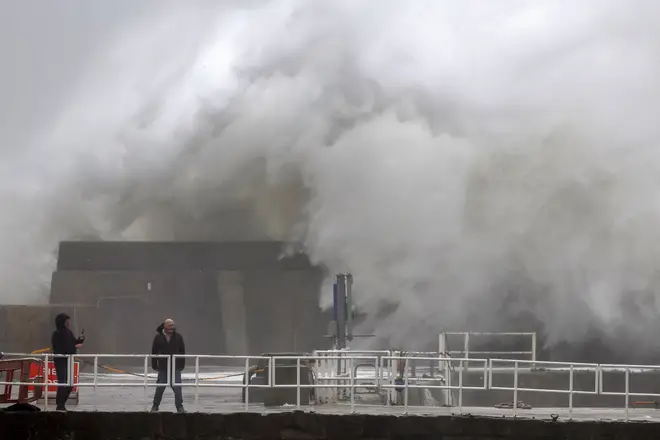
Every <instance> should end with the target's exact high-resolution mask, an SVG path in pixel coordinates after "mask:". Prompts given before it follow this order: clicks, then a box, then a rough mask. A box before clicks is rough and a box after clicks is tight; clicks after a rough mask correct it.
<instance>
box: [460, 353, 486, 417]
mask: <svg viewBox="0 0 660 440" xmlns="http://www.w3.org/2000/svg"><path fill="white" fill-rule="evenodd" d="M458 364H459V368H460V370H459V371H458V412H459V413H461V414H462V413H463V359H461V360H460V361H459V363H458ZM484 376H485V374H484Z"/></svg>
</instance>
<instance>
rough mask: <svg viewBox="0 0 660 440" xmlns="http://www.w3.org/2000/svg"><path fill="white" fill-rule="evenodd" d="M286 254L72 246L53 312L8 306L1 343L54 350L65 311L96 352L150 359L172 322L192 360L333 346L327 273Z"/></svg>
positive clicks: (60, 270) (59, 272) (275, 246)
mask: <svg viewBox="0 0 660 440" xmlns="http://www.w3.org/2000/svg"><path fill="white" fill-rule="evenodd" d="M282 250H283V243H280V242H214V243H208V242H63V243H61V244H60V247H59V253H58V260H57V269H56V271H55V272H54V273H53V276H52V283H51V297H50V302H51V304H50V306H47V307H27V306H13V307H7V306H5V307H3V308H2V310H0V323H2V322H4V323H6V325H3V327H4V328H5V331H4V334H2V332H0V344H2V345H3V346H4V350H5V351H25V350H33V349H38V348H43V347H47V346H48V345H49V342H50V341H49V340H48V339H49V336H50V332H51V331H52V327H53V319H54V316H55V315H56V314H57V313H59V312H62V311H64V312H67V313H69V315H71V317H72V318H73V319H72V321H73V327H74V332H78V331H80V330H81V329H83V328H84V329H85V335H86V336H87V338H88V342H87V345H86V348H85V351H86V352H100V353H144V352H148V351H149V350H150V349H151V341H152V339H153V336H154V334H155V328H156V326H157V325H158V323H160V322H162V320H163V319H164V318H166V317H172V318H174V319H175V320H176V322H177V325H178V328H179V330H180V331H181V333H182V334H183V335H184V336H185V338H186V345H187V351H188V352H190V353H202V354H206V353H213V354H259V353H261V352H265V351H306V350H312V349H314V348H319V347H323V346H326V345H328V343H329V341H327V340H326V339H324V338H323V335H324V333H325V332H326V330H327V322H326V321H327V318H325V316H324V315H323V314H322V313H321V310H320V308H319V306H318V296H319V292H320V286H321V282H322V279H323V276H324V274H323V271H322V270H321V269H320V268H317V267H313V266H312V265H311V264H310V262H309V260H308V258H307V257H306V256H304V255H302V254H297V255H294V256H283V255H282ZM14 321H15V322H14ZM32 333H34V335H32Z"/></svg>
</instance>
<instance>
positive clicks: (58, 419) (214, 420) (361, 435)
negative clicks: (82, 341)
mask: <svg viewBox="0 0 660 440" xmlns="http://www.w3.org/2000/svg"><path fill="white" fill-rule="evenodd" d="M658 432H660V424H657V423H631V422H629V423H623V422H561V421H558V422H550V421H540V420H523V419H518V420H515V419H504V418H483V417H469V416H466V417H446V416H445V417H427V416H394V415H363V414H356V415H331V414H316V413H304V412H287V413H272V414H258V413H235V414H201V413H189V414H174V413H157V414H151V413H144V412H139V413H138V412H134V413H118V412H69V413H67V414H64V413H56V412H34V413H28V412H26V413H18V412H14V413H10V412H0V438H2V439H11V440H20V439H30V440H65V439H66V440H70V439H75V440H129V439H130V440H133V439H140V440H147V439H154V440H155V439H159V440H161V439H162V440H165V439H168V440H178V439H181V440H184V439H185V440H211V439H214V440H224V439H227V440H228V439H232V440H237V439H241V440H269V439H286V440H316V439H319V440H321V439H322V440H358V439H359V440H363V439H364V440H366V439H369V440H375V439H416V440H426V439H429V440H431V439H442V440H495V439H498V440H504V439H511V440H514V439H515V440H518V439H521V440H522V439H525V440H528V439H529V440H541V439H543V440H559V439H561V440H605V439H607V440H633V439H649V440H650V439H654V438H658Z"/></svg>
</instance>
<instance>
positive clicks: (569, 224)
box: [0, 0, 660, 350]
mask: <svg viewBox="0 0 660 440" xmlns="http://www.w3.org/2000/svg"><path fill="white" fill-rule="evenodd" d="M84 3H85V4H79V5H77V6H76V8H75V9H73V8H72V9H71V11H75V13H74V12H72V13H69V14H61V15H55V16H53V15H51V16H50V17H51V19H50V20H49V19H47V18H46V16H44V14H45V13H44V12H43V11H41V12H35V11H37V10H36V9H34V8H32V9H31V8H28V7H25V8H22V9H21V8H20V7H15V8H14V9H10V11H9V15H8V16H9V17H10V18H9V19H10V20H11V21H12V22H22V23H26V27H27V26H29V27H27V29H28V30H29V31H25V28H22V31H21V32H22V33H21V32H19V27H18V26H14V28H13V30H12V29H8V28H6V27H3V29H5V30H4V31H3V32H4V33H5V34H7V35H5V36H4V38H3V39H2V40H3V41H5V42H6V41H17V42H18V43H15V44H14V43H11V44H10V43H3V44H5V45H6V46H7V47H6V49H7V50H6V51H4V52H5V53H6V55H5V59H4V62H3V70H5V74H4V75H3V76H2V77H0V78H2V85H1V87H2V89H0V92H1V93H2V94H3V95H4V96H6V97H11V99H4V100H2V102H1V103H0V109H1V114H2V115H3V120H4V123H3V125H2V132H0V141H1V145H2V147H1V149H0V154H1V155H2V156H1V157H2V159H1V161H0V170H1V171H2V172H1V173H0V179H1V187H0V201H2V204H3V206H4V207H5V209H4V213H3V215H2V216H1V217H0V240H1V242H2V246H1V247H0V303H38V302H44V301H47V297H48V293H47V292H48V283H49V281H50V274H51V272H52V270H53V268H54V264H55V251H56V249H57V243H58V242H59V241H60V240H70V239H103V240H119V239H121V240H222V239H277V240H285V241H290V242H301V243H303V244H304V246H305V250H306V252H307V253H308V254H309V255H310V257H311V258H312V260H313V261H314V262H315V263H318V264H323V265H325V266H326V267H327V268H328V269H329V272H330V273H335V272H343V271H350V272H351V273H353V274H354V277H355V287H354V289H355V295H356V298H355V301H356V303H357V304H356V305H357V307H358V308H359V309H360V310H361V311H362V312H364V313H366V315H367V318H366V321H365V322H364V323H363V329H362V330H364V331H373V332H374V333H375V334H377V335H378V336H379V337H381V338H384V339H386V340H388V341H390V343H392V344H403V343H404V341H408V342H410V341H413V340H419V341H424V342H426V341H428V340H436V338H437V334H438V332H439V331H443V330H465V329H470V330H507V329H512V328H517V327H521V326H522V327H524V326H525V325H533V326H535V328H538V329H539V330H540V331H541V332H542V333H543V334H544V335H545V338H546V340H547V343H548V344H559V343H566V342H568V343H573V342H578V341H581V340H583V339H584V338H586V337H588V335H589V334H590V332H592V331H594V329H596V330H597V331H598V332H600V333H601V334H603V335H605V336H606V337H610V338H612V340H616V339H617V338H619V337H620V335H622V334H625V335H627V336H629V337H634V338H635V339H636V340H637V341H638V344H639V345H638V347H639V349H640V350H642V349H643V347H646V346H647V345H648V344H652V343H654V339H655V338H654V336H653V333H654V332H655V331H656V330H659V329H660V324H658V323H657V321H658V320H657V319H656V317H657V315H658V313H659V312H660V310H659V309H660V302H658V301H657V296H658V294H657V292H658V288H659V287H660V278H659V277H658V275H657V270H658V264H659V262H660V247H659V246H658V245H659V244H660V230H659V228H658V225H659V224H660V200H659V199H658V194H660V174H659V169H660V150H658V146H657V145H656V144H657V141H658V139H660V124H659V123H658V122H657V119H658V117H657V115H658V114H660V112H659V110H660V109H659V108H658V107H660V104H659V103H660V4H658V2H656V1H653V0H648V1H644V0H627V1H623V0H619V1H614V0H599V1H596V0H593V1H592V0H583V1H581V2H570V1H568V0H556V1H537V2H526V1H521V0H500V1H497V2H488V1H477V0H463V1H461V2H457V1H449V0H446V1H444V0H433V1H422V0H419V1H408V2H401V1H394V0H379V1H377V2H376V1H356V0H350V1H349V0H333V1H314V2H309V1H303V0H281V1H254V2H224V3H222V4H217V3H218V2H201V1H200V2H192V1H191V2H185V3H180V2H179V3H178V4H177V3H175V2H170V3H168V2H163V3H162V4H161V6H160V7H158V8H155V9H148V8H147V7H146V5H142V6H140V7H138V6H135V2H128V1H125V2H113V4H114V3H117V6H116V7H115V8H109V7H106V9H108V10H105V9H103V8H104V7H103V6H102V2H100V1H98V2H84ZM110 10H111V11H112V12H111V13H110V12H109V11H110ZM12 14H13V15H12ZM35 14H42V15H41V16H39V17H37V16H35ZM94 17H95V18H94ZM5 18H6V17H5ZM46 23H47V24H48V25H49V26H50V28H49V27H48V26H46V25H45V24H46ZM53 28H54V30H53ZM12 32H14V33H13V34H12ZM67 33H68V34H67ZM10 34H11V35H10ZM10 37H11V38H10ZM65 37H66V38H65ZM12 38H13V39H12ZM28 40H29V41H30V42H31V43H30V44H28ZM35 42H36V43H35ZM46 42H47V43H48V44H45V43H46ZM74 42H76V44H74ZM40 60H41V61H40ZM44 60H46V61H44ZM40 63H41V64H40ZM326 290H327V291H324V292H322V294H321V295H320V301H321V304H322V305H323V306H327V305H328V302H329V298H328V295H329V293H330V289H326ZM310 294H312V293H310ZM384 310H388V311H387V312H384ZM383 313H385V315H383ZM520 329H523V328H520Z"/></svg>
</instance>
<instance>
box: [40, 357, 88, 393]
mask: <svg viewBox="0 0 660 440" xmlns="http://www.w3.org/2000/svg"><path fill="white" fill-rule="evenodd" d="M79 369H80V362H74V363H73V383H74V384H77V383H78V370H79ZM38 376H41V377H44V374H43V363H39V364H37V363H36V362H33V363H32V364H30V379H34V378H35V377H38ZM48 383H57V373H56V372H55V363H54V362H52V361H51V362H48ZM57 388H58V387H55V386H49V387H48V392H49V393H55V392H57ZM33 389H34V387H28V390H33ZM71 392H72V393H77V392H78V387H77V386H74V387H73V390H72V391H71Z"/></svg>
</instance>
